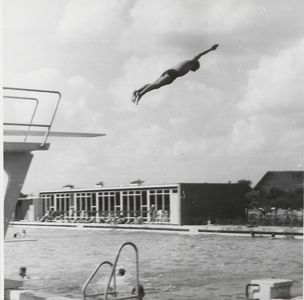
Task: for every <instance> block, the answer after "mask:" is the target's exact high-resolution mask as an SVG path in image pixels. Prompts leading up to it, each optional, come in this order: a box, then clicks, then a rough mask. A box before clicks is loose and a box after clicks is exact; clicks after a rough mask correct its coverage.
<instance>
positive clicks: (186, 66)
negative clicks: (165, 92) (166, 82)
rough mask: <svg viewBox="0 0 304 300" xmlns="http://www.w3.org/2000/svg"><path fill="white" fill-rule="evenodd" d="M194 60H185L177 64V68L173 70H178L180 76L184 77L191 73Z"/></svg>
mask: <svg viewBox="0 0 304 300" xmlns="http://www.w3.org/2000/svg"><path fill="white" fill-rule="evenodd" d="M191 63H192V60H184V61H182V62H180V63H179V64H177V65H176V66H175V67H173V68H172V69H174V70H176V71H177V72H178V76H179V77H180V76H184V75H186V74H187V73H188V72H189V71H191V67H192V64H191Z"/></svg>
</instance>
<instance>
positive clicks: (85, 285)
mask: <svg viewBox="0 0 304 300" xmlns="http://www.w3.org/2000/svg"><path fill="white" fill-rule="evenodd" d="M103 265H110V266H111V267H112V268H113V264H112V263H111V262H109V261H104V262H102V263H100V264H99V265H98V266H97V267H96V269H95V270H94V272H93V273H92V274H91V276H90V277H89V278H88V280H87V281H86V283H85V284H84V286H83V287H82V299H83V300H85V299H86V298H87V297H97V296H103V295H104V292H101V293H94V294H87V293H86V291H87V287H88V285H89V284H90V282H91V281H92V279H93V278H94V276H95V275H96V274H97V272H98V270H99V269H100V267H101V266H103Z"/></svg>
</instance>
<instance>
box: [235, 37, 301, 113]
mask: <svg viewBox="0 0 304 300" xmlns="http://www.w3.org/2000/svg"><path fill="white" fill-rule="evenodd" d="M303 51H304V40H302V41H301V42H299V43H298V44H297V45H295V46H294V47H292V48H290V49H288V50H284V51H283V52H281V53H279V54H278V55H277V56H274V57H262V58H261V60H260V62H259V65H258V68H257V69H255V70H251V71H250V72H249V74H248V77H249V78H248V86H247V93H246V96H245V100H244V101H243V102H241V103H240V104H239V106H238V108H239V110H240V111H241V112H245V113H250V114H257V113H258V114H259V113H275V114H281V115H282V114H286V113H292V112H299V110H301V111H303V109H304V106H303V98H304V90H303V88H302V83H303V82H304V73H303V68H304V58H303Z"/></svg>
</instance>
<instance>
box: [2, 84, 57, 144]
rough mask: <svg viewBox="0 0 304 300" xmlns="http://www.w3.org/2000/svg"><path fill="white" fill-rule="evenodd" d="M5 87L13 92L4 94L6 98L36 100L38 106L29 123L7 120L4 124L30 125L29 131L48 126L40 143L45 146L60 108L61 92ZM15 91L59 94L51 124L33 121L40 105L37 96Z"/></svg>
mask: <svg viewBox="0 0 304 300" xmlns="http://www.w3.org/2000/svg"><path fill="white" fill-rule="evenodd" d="M3 89H4V90H6V91H10V93H11V95H4V96H3V98H5V99H18V100H25V101H36V106H35V108H34V111H33V113H32V116H31V119H30V121H29V122H28V123H18V122H5V123H3V125H4V126H24V127H28V128H27V130H28V131H29V129H30V128H31V127H40V128H46V132H45V135H44V140H43V142H42V144H41V145H40V147H43V146H44V145H45V143H46V141H47V139H48V136H49V133H50V130H51V127H52V125H53V121H54V118H55V115H56V113H57V109H58V106H59V103H60V99H61V94H60V92H57V91H49V90H37V89H24V88H12V87H3ZM14 92H17V93H18V92H19V93H20V92H24V93H47V94H55V95H57V96H58V99H57V102H56V105H55V108H54V111H53V113H52V114H51V120H50V122H49V124H36V123H33V121H34V118H35V115H36V112H37V108H38V105H39V104H40V103H39V100H38V98H36V97H24V96H20V95H18V96H17V95H12V94H13V93H14ZM56 98H57V97H56ZM6 132H7V133H8V134H9V131H6ZM26 139H27V135H26V136H25V139H24V142H25V141H26Z"/></svg>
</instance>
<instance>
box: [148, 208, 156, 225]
mask: <svg viewBox="0 0 304 300" xmlns="http://www.w3.org/2000/svg"><path fill="white" fill-rule="evenodd" d="M149 216H150V220H149V222H154V221H155V205H154V204H152V205H151V207H150V210H149Z"/></svg>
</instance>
